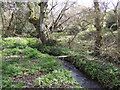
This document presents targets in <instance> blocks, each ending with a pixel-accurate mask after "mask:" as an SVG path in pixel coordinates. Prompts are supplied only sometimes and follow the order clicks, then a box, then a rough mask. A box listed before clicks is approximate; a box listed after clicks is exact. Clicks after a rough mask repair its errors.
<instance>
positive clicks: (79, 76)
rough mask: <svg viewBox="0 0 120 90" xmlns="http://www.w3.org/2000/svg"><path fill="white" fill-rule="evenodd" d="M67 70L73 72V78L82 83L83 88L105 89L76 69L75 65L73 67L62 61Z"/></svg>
mask: <svg viewBox="0 0 120 90" xmlns="http://www.w3.org/2000/svg"><path fill="white" fill-rule="evenodd" d="M60 61H61V62H62V64H63V66H64V68H65V69H66V70H69V71H72V77H73V78H74V79H75V80H76V81H77V82H78V83H80V85H81V86H82V87H83V88H91V89H93V88H101V89H102V88H103V86H102V85H101V84H100V83H98V82H97V81H95V80H93V79H91V78H89V77H88V76H87V75H85V74H84V73H82V72H81V71H79V70H78V69H76V67H75V66H74V65H71V64H70V63H69V62H66V61H63V60H60Z"/></svg>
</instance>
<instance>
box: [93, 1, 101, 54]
mask: <svg viewBox="0 0 120 90" xmlns="http://www.w3.org/2000/svg"><path fill="white" fill-rule="evenodd" d="M94 8H95V14H96V15H95V27H96V41H95V55H100V47H101V46H102V36H101V31H102V26H101V19H100V18H101V15H100V12H101V10H100V7H99V2H98V0H94Z"/></svg>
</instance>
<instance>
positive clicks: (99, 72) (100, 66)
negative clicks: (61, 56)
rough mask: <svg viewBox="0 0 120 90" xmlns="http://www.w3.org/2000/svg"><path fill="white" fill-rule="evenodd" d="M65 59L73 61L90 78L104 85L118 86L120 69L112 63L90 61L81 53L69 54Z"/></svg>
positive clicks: (119, 85) (119, 84)
mask: <svg viewBox="0 0 120 90" xmlns="http://www.w3.org/2000/svg"><path fill="white" fill-rule="evenodd" d="M65 60H66V61H69V62H71V63H74V65H75V66H76V67H78V68H79V69H80V70H82V71H84V72H85V73H86V74H87V75H89V76H91V77H92V79H96V80H98V81H99V82H100V83H101V84H102V85H104V86H105V87H109V88H119V87H120V69H119V68H118V67H115V66H114V65H113V64H109V63H104V62H98V61H90V60H88V59H87V58H86V57H85V56H81V55H77V56H70V57H68V58H67V59H65Z"/></svg>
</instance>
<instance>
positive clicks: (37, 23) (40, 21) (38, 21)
mask: <svg viewBox="0 0 120 90" xmlns="http://www.w3.org/2000/svg"><path fill="white" fill-rule="evenodd" d="M38 5H39V6H40V16H39V18H36V17H33V16H35V15H33V14H34V10H33V9H32V8H31V6H30V4H29V3H28V8H29V9H30V16H29V17H30V18H29V22H30V23H32V24H33V25H34V27H35V28H36V31H37V33H38V38H39V39H40V40H41V42H42V44H44V45H45V44H46V41H47V40H46V36H45V34H44V28H43V26H44V16H45V8H46V7H47V2H40V3H39V4H38ZM32 15H33V16H32Z"/></svg>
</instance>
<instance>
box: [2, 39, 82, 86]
mask: <svg viewBox="0 0 120 90" xmlns="http://www.w3.org/2000/svg"><path fill="white" fill-rule="evenodd" d="M1 42H2V45H3V48H2V55H3V60H2V76H3V78H2V84H3V88H25V87H27V88H30V87H37V88H38V87H40V88H44V87H50V88H54V87H55V88H78V87H79V88H80V87H81V86H80V85H79V84H78V83H77V82H76V81H75V80H74V79H73V78H72V76H71V73H70V71H67V70H64V67H63V66H62V64H61V62H59V61H58V60H57V58H55V57H54V56H49V55H48V54H43V53H41V52H40V51H38V50H37V48H35V47H38V46H37V45H39V44H38V43H36V39H33V38H29V39H28V38H6V39H3V40H2V41H1Z"/></svg>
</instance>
